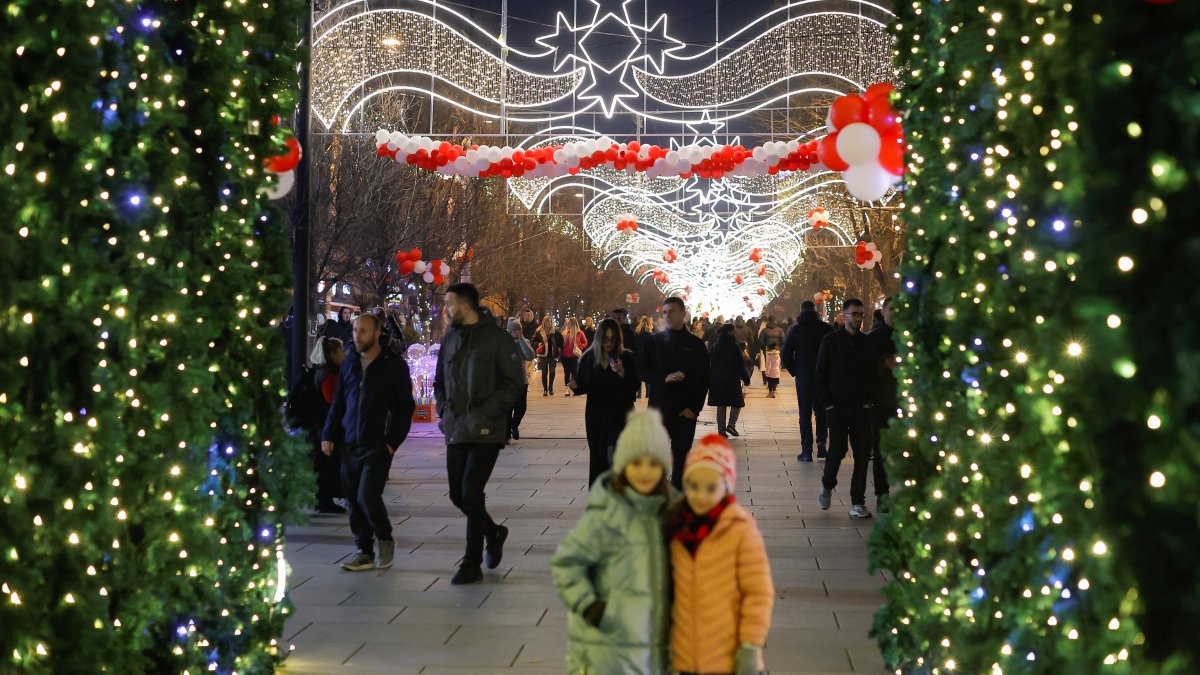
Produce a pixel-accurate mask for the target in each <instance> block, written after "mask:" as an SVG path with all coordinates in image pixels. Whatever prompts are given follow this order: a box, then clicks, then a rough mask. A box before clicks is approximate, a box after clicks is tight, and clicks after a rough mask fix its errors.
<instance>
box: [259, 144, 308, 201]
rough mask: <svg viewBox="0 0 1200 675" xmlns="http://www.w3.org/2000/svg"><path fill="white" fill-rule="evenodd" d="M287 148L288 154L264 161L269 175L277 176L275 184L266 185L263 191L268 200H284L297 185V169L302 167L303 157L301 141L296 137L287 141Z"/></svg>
mask: <svg viewBox="0 0 1200 675" xmlns="http://www.w3.org/2000/svg"><path fill="white" fill-rule="evenodd" d="M287 148H288V149H287V152H285V153H283V154H282V155H275V156H273V157H268V158H266V159H265V160H264V161H263V167H264V168H265V169H266V171H267V173H270V174H273V175H274V176H275V182H274V183H272V184H271V185H264V186H263V187H262V189H261V192H262V194H264V195H266V196H267V199H283V198H284V197H285V196H287V193H289V192H291V191H292V188H293V187H294V186H295V185H296V171H295V168H296V167H297V166H299V165H300V158H301V157H303V153H302V152H301V150H300V141H298V140H296V138H295V137H294V136H293V137H292V138H289V139H287Z"/></svg>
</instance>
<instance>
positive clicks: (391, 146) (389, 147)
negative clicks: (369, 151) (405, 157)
mask: <svg viewBox="0 0 1200 675" xmlns="http://www.w3.org/2000/svg"><path fill="white" fill-rule="evenodd" d="M385 147H386V148H387V149H388V150H391V151H392V152H395V151H396V150H398V149H399V148H397V147H396V146H395V145H392V142H391V141H388V142H387V144H386V145H385Z"/></svg>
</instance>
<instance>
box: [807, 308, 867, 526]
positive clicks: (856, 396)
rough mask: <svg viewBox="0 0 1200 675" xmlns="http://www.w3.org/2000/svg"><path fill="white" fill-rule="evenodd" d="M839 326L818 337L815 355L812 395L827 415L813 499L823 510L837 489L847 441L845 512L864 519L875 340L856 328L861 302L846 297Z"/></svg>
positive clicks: (859, 323)
mask: <svg viewBox="0 0 1200 675" xmlns="http://www.w3.org/2000/svg"><path fill="white" fill-rule="evenodd" d="M842 314H843V316H844V317H845V319H844V326H843V327H842V330H839V331H834V332H832V333H830V334H829V335H827V336H825V338H824V339H823V340H821V349H820V351H819V352H818V353H817V373H816V389H817V398H818V399H820V401H821V403H822V405H824V406H825V410H826V412H827V414H828V415H829V457H828V458H827V459H826V460H825V473H824V475H823V476H822V478H821V484H822V486H823V489H822V490H821V494H820V495H819V496H818V498H817V503H818V504H819V505H820V506H821V508H822V509H828V508H829V505H830V502H831V495H832V492H833V489H834V488H835V487H837V475H838V469H839V468H840V467H841V464H842V460H843V459H845V457H846V452H847V450H848V448H847V444H846V442H847V440H849V442H850V444H851V445H853V446H854V474H853V476H852V478H851V479H850V503H851V507H850V516H851V517H852V518H870V517H871V512H870V511H868V510H867V506H866V493H867V467H868V466H869V465H870V461H871V445H872V443H871V441H872V432H871V425H872V423H873V420H872V411H871V403H872V401H874V399H875V396H876V395H877V393H878V388H879V365H880V356H879V349H878V347H877V346H876V344H877V342H878V340H877V339H874V338H872V337H870V336H868V335H866V334H864V333H863V332H862V330H861V329H862V324H863V319H864V318H865V317H866V312H865V311H864V308H863V303H862V301H861V300H856V299H854V298H851V299H848V300H846V302H845V303H844V304H843V306H842Z"/></svg>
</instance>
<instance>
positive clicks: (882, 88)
mask: <svg viewBox="0 0 1200 675" xmlns="http://www.w3.org/2000/svg"><path fill="white" fill-rule="evenodd" d="M895 90H896V87H895V86H894V85H892V84H891V83H890V82H879V83H876V84H873V85H871V86H869V87H867V90H866V91H865V92H864V93H863V98H865V99H866V100H867V101H868V102H870V101H872V100H874V99H877V98H882V99H884V100H886V99H887V97H888V94H890V93H892V92H893V91H895Z"/></svg>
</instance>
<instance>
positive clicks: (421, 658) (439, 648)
mask: <svg viewBox="0 0 1200 675" xmlns="http://www.w3.org/2000/svg"><path fill="white" fill-rule="evenodd" d="M521 647H522V645H520V644H511V643H510V644H507V645H494V644H487V645H465V644H464V645H458V646H457V647H455V648H453V649H451V648H450V647H448V646H447V645H445V644H442V643H437V644H421V645H413V646H404V647H400V646H398V645H396V644H392V643H387V642H367V643H366V644H365V645H364V646H363V648H362V649H360V650H358V652H356V653H355V654H354V656H352V657H350V660H349V661H347V662H346V663H347V664H348V665H350V666H353V667H354V668H356V669H357V668H381V667H388V666H392V667H402V668H403V667H414V666H418V667H420V666H431V665H438V666H485V667H490V668H495V667H501V668H508V667H510V666H511V665H512V664H513V662H514V661H515V660H516V658H517V655H518V654H519V653H520V651H521Z"/></svg>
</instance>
